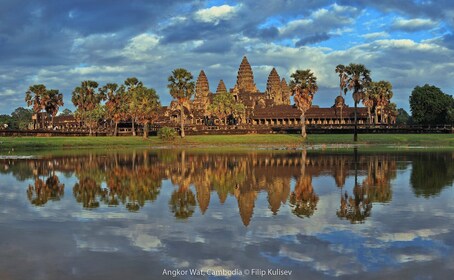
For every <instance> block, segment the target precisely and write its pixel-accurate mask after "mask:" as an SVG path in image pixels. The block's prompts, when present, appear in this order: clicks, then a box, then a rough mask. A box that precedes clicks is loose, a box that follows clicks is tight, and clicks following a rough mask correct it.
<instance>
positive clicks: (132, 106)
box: [125, 77, 143, 136]
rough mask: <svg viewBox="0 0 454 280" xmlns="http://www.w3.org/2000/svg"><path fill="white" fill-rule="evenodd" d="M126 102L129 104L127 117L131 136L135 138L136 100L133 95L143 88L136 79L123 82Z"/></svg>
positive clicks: (132, 78)
mask: <svg viewBox="0 0 454 280" xmlns="http://www.w3.org/2000/svg"><path fill="white" fill-rule="evenodd" d="M125 86H126V93H127V96H128V97H127V100H128V104H129V108H128V111H127V113H128V116H129V117H130V118H131V123H132V135H133V136H136V127H135V123H136V121H137V102H136V101H137V98H136V97H135V95H136V94H137V91H138V89H139V88H141V87H143V83H142V82H141V81H139V80H138V79H137V78H136V77H131V78H127V79H126V81H125Z"/></svg>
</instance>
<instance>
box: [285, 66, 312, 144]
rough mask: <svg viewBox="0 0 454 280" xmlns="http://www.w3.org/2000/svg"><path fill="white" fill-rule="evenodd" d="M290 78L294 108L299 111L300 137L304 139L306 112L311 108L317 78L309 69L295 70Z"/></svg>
mask: <svg viewBox="0 0 454 280" xmlns="http://www.w3.org/2000/svg"><path fill="white" fill-rule="evenodd" d="M290 77H291V78H292V80H291V81H290V88H291V89H292V94H293V95H294V97H293V99H294V100H295V104H296V107H297V108H298V109H299V110H300V111H301V136H302V137H303V138H306V136H307V134H306V111H307V110H309V109H310V108H311V106H312V100H313V99H314V94H315V93H316V92H317V90H318V86H317V77H315V75H314V73H312V72H311V70H310V69H307V70H296V72H295V73H293V74H292V75H291V76H290Z"/></svg>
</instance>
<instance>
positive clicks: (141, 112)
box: [134, 87, 161, 138]
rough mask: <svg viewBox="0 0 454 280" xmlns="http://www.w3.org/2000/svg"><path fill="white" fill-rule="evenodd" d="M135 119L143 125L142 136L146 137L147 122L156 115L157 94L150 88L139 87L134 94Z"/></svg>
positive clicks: (158, 104)
mask: <svg viewBox="0 0 454 280" xmlns="http://www.w3.org/2000/svg"><path fill="white" fill-rule="evenodd" d="M135 98H136V100H135V101H134V102H135V103H136V104H137V106H136V110H137V111H136V113H137V120H138V122H139V123H141V124H142V125H143V138H147V137H148V124H149V123H151V122H153V121H154V120H155V119H156V118H157V117H158V109H159V108H160V107H161V103H160V102H159V96H158V95H157V94H156V91H155V90H154V89H152V88H146V87H141V88H140V89H139V90H138V91H137V94H136V95H135Z"/></svg>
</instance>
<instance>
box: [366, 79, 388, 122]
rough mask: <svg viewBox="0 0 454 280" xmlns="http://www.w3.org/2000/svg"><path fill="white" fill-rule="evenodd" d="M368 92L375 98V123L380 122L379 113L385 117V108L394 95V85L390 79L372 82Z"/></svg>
mask: <svg viewBox="0 0 454 280" xmlns="http://www.w3.org/2000/svg"><path fill="white" fill-rule="evenodd" d="M368 92H370V93H371V97H372V98H373V100H374V105H375V123H378V115H380V116H382V117H383V114H384V113H385V112H384V109H385V108H386V106H387V105H388V104H389V103H390V100H391V98H392V97H393V91H392V85H391V83H390V82H388V81H379V82H371V83H370V85H369V89H368Z"/></svg>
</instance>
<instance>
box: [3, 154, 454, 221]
mask: <svg viewBox="0 0 454 280" xmlns="http://www.w3.org/2000/svg"><path fill="white" fill-rule="evenodd" d="M453 159H454V154H453V153H427V154H371V155H366V154H362V155H358V152H357V151H356V152H355V153H354V154H353V155H351V154H338V155H327V154H319V153H312V154H311V153H306V152H302V153H272V152H270V153H268V152H249V153H236V154H235V153H231V154H218V153H212V152H191V153H188V152H184V151H182V152H172V151H142V152H138V153H137V152H132V153H130V152H125V153H117V152H114V153H110V154H101V155H97V154H95V153H92V154H88V155H76V156H67V157H58V156H57V157H49V158H40V159H3V160H0V167H1V168H0V173H3V174H12V175H13V176H15V177H16V178H17V180H18V181H21V180H22V181H24V180H33V184H30V185H29V186H28V188H27V191H26V193H27V198H28V200H29V201H30V203H31V204H32V205H39V206H43V205H46V203H47V202H48V201H49V200H51V201H57V200H59V199H61V198H62V197H63V195H64V187H65V186H64V184H63V183H62V182H61V178H59V177H58V176H57V174H67V176H71V177H74V178H76V179H77V182H76V183H75V185H74V187H73V195H74V198H75V199H76V201H77V202H78V203H80V204H81V205H82V207H84V208H87V209H95V208H99V207H101V206H107V207H115V206H122V207H125V208H126V209H128V210H129V211H133V212H134V211H140V209H142V208H143V207H144V206H145V205H146V204H147V202H153V201H155V200H156V199H158V197H159V195H160V191H161V184H162V181H163V180H166V179H169V180H170V182H171V183H172V184H173V185H174V186H175V190H173V191H172V192H171V194H170V195H169V197H168V198H166V200H167V201H168V205H169V211H170V212H171V213H172V214H173V215H174V216H175V217H176V218H177V219H188V218H190V217H192V216H193V214H194V213H195V211H196V207H198V208H199V211H200V213H201V214H204V213H206V212H209V211H210V204H211V203H213V202H214V200H213V199H212V196H213V195H214V194H216V195H217V197H218V198H219V202H220V204H221V205H222V204H224V202H225V201H226V200H227V199H228V198H229V197H230V198H232V199H235V200H236V202H237V205H238V212H239V216H240V218H241V220H242V222H243V224H244V225H245V226H247V225H249V224H250V223H251V220H252V219H253V216H254V208H255V207H256V204H257V199H258V198H259V197H260V196H259V193H261V192H262V193H266V201H265V203H267V204H268V208H269V211H270V212H271V213H272V214H277V213H278V212H279V211H280V209H281V207H283V205H285V204H286V203H288V205H286V206H285V207H290V210H291V211H292V213H293V214H294V215H295V216H297V217H300V218H310V217H311V216H312V215H314V214H315V213H316V212H317V207H319V201H320V200H321V199H323V197H322V198H320V197H319V195H318V194H317V191H316V188H314V186H313V181H314V178H317V177H319V176H327V175H328V176H332V177H333V179H334V182H335V184H336V185H337V186H338V187H339V188H340V206H339V208H338V210H337V211H336V215H337V216H338V217H339V218H341V219H345V220H348V221H350V222H351V223H363V222H364V221H365V220H367V218H368V217H370V216H371V215H372V206H373V204H375V203H388V202H390V201H391V199H392V188H391V180H392V179H393V178H395V177H396V176H397V175H396V174H397V172H396V170H397V169H398V168H401V169H407V168H408V164H410V163H412V169H411V178H410V183H411V186H412V187H413V190H414V192H415V194H416V195H417V196H420V195H422V196H424V197H427V196H432V195H437V194H439V193H440V192H441V191H442V189H443V188H445V187H447V186H451V185H452V182H453V181H454V160H453ZM405 162H406V163H407V164H406V165H402V163H405ZM292 178H296V182H295V185H294V188H293V190H291V179H292ZM348 178H354V184H353V186H348V185H347V186H345V184H346V182H349V180H347V179H348ZM27 185H28V184H27ZM260 203H263V202H262V201H261V202H260Z"/></svg>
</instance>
